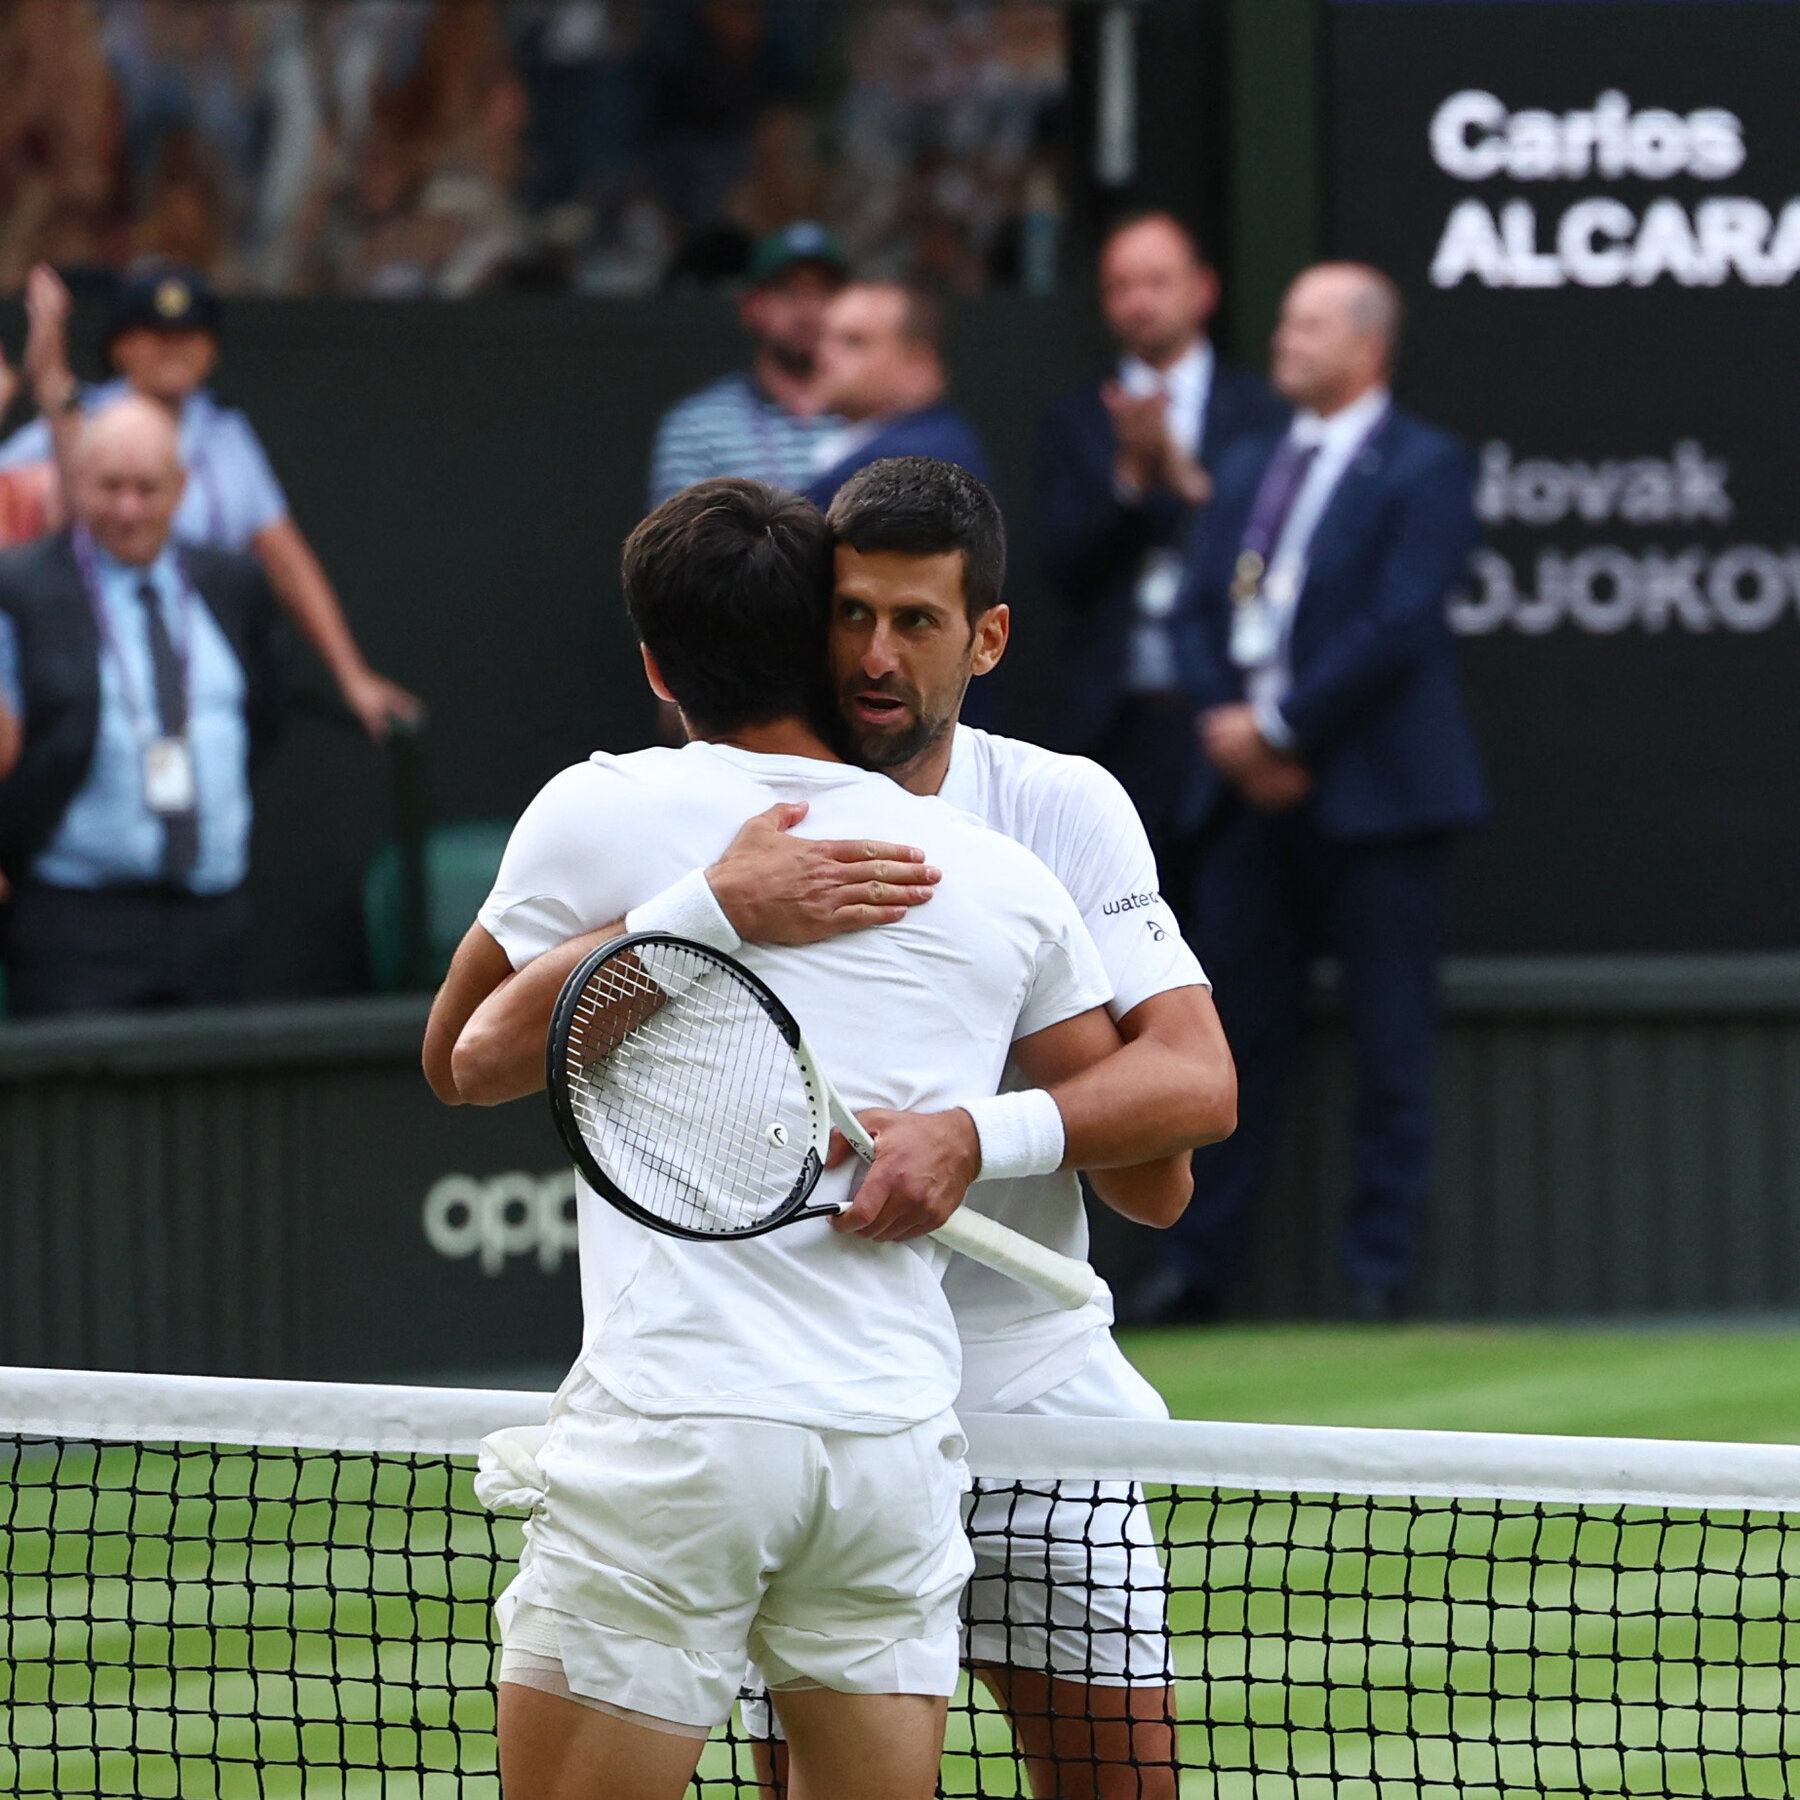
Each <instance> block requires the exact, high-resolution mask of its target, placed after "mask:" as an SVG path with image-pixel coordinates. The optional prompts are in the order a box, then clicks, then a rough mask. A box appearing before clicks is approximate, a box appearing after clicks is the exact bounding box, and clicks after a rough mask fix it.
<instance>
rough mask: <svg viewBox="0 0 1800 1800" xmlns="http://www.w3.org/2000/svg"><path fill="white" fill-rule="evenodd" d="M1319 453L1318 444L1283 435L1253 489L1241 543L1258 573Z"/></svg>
mask: <svg viewBox="0 0 1800 1800" xmlns="http://www.w3.org/2000/svg"><path fill="white" fill-rule="evenodd" d="M1318 454H1319V446H1318V445H1317V444H1299V443H1296V442H1295V441H1294V439H1292V438H1291V437H1288V438H1283V439H1282V440H1281V448H1280V449H1279V450H1277V451H1276V452H1275V455H1274V458H1273V459H1272V460H1271V462H1270V463H1269V466H1268V468H1267V469H1266V470H1265V471H1264V473H1263V478H1262V486H1261V487H1259V488H1258V489H1257V490H1256V504H1255V505H1254V506H1253V507H1251V509H1250V523H1249V524H1248V525H1246V526H1245V527H1244V543H1243V549H1244V554H1245V555H1246V556H1254V557H1255V558H1256V562H1257V573H1258V574H1259V575H1260V574H1261V572H1262V571H1263V570H1264V569H1265V568H1267V567H1268V564H1269V559H1270V557H1272V556H1273V555H1274V554H1275V546H1276V545H1277V544H1279V543H1280V542H1281V532H1282V527H1283V526H1285V525H1286V524H1287V521H1288V514H1289V513H1291V512H1292V511H1293V510H1294V502H1295V501H1296V500H1298V499H1299V498H1300V489H1301V488H1302V486H1304V485H1305V482H1306V476H1307V471H1308V470H1309V469H1311V468H1312V466H1313V460H1314V459H1315V458H1316V457H1317V456H1318Z"/></svg>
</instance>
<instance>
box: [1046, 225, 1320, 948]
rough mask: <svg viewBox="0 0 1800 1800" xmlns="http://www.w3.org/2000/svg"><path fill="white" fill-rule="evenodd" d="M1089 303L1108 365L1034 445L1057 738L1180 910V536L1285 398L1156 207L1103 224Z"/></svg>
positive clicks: (1191, 251)
mask: <svg viewBox="0 0 1800 1800" xmlns="http://www.w3.org/2000/svg"><path fill="white" fill-rule="evenodd" d="M1100 303H1101V306H1102V308H1103V309H1104V311H1105V313H1106V322H1107V324H1108V325H1109V326H1110V327H1111V329H1112V333H1113V336H1114V337H1115V338H1116V339H1117V340H1118V343H1119V348H1120V350H1121V352H1122V354H1121V356H1120V358H1119V362H1118V366H1117V367H1116V369H1115V370H1114V371H1113V373H1112V375H1111V376H1109V377H1108V378H1107V379H1106V380H1105V381H1102V382H1099V383H1097V384H1090V385H1089V386H1087V387H1083V388H1078V389H1077V390H1076V391H1075V392H1073V393H1071V394H1067V395H1065V396H1064V397H1063V398H1062V399H1061V400H1059V401H1058V402H1057V403H1056V404H1055V405H1054V406H1053V407H1052V408H1051V409H1050V411H1049V412H1048V413H1047V414H1046V416H1045V418H1044V423H1043V429H1042V435H1041V440H1040V463H1039V470H1040V472H1039V486H1038V503H1039V511H1040V515H1041V519H1042V524H1041V527H1040V529H1041V530H1042V532H1043V548H1044V570H1045V577H1046V580H1047V582H1048V584H1049V587H1050V590H1051V592H1052V593H1054V594H1055V595H1056V596H1057V598H1058V599H1060V600H1061V602H1062V604H1063V609H1064V614H1065V616H1066V618H1067V619H1068V621H1069V641H1068V647H1067V653H1066V662H1067V675H1066V677H1065V681H1064V694H1063V703H1062V705H1061V707H1060V708H1059V710H1058V713H1057V722H1058V723H1057V740H1058V745H1059V747H1060V748H1062V749H1065V750H1069V751H1073V752H1076V753H1077V754H1079V755H1083V756H1091V757H1093V758H1094V760H1095V761H1096V762H1099V763H1102V764H1104V765H1105V766H1106V767H1107V768H1109V769H1110V770H1111V771H1112V772H1113V773H1114V774H1115V775H1116V776H1118V778H1119V780H1120V781H1121V782H1122V783H1123V784H1124V786H1125V791H1126V792H1127V793H1128V794H1130V796H1131V798H1132V802H1133V804H1134V805H1135V806H1136V807H1137V809H1138V813H1139V816H1140V817H1141V818H1142V819H1143V821H1144V824H1145V826H1146V828H1147V829H1148V831H1149V833H1150V842H1151V845H1152V846H1153V847H1154V849H1155V851H1156V861H1157V867H1158V869H1159V870H1160V871H1161V875H1162V882H1163V887H1164V890H1165V892H1166V893H1167V894H1168V895H1169V896H1170V898H1171V900H1172V901H1173V903H1174V905H1175V906H1176V908H1177V909H1178V910H1179V909H1180V908H1182V907H1184V906H1185V905H1186V903H1187V899H1188V884H1187V876H1188V874H1189V873H1190V871H1191V860H1192V859H1191V855H1190V850H1191V844H1190V843H1189V842H1187V841H1184V837H1183V834H1182V833H1181V832H1180V831H1179V830H1178V829H1177V826H1176V818H1177V813H1178V810H1179V808H1180V807H1181V805H1182V802H1183V800H1184V799H1185V798H1186V795H1187V791H1188V788H1189V785H1190V783H1191V781H1192V778H1193V775H1194V771H1195V765H1196V763H1197V761H1198V759H1199V755H1200V749H1199V745H1198V744H1197V743H1196V742H1195V740H1194V733H1193V713H1192V709H1191V708H1190V707H1189V705H1188V703H1187V701H1186V699H1185V698H1184V697H1183V695H1182V693H1181V683H1180V679H1179V677H1178V675H1177V672H1176V668H1175V652H1174V644H1173V640H1172V637H1171V635H1170V625H1171V618H1170V615H1171V613H1172V611H1173V609H1174V605H1175V595H1176V592H1177V591H1178V589H1179V588H1180V585H1181V547H1182V544H1183V542H1184V540H1185V537H1186V534H1187V530H1188V528H1189V527H1190V525H1191V523H1192V521H1193V518H1194V516H1195V513H1196V511H1197V510H1198V509H1199V508H1200V507H1201V506H1203V505H1204V504H1205V502H1206V500H1207V498H1208V496H1209V495H1210V493H1211V482H1210V480H1209V478H1208V476H1207V473H1206V471H1207V470H1208V469H1209V468H1211V467H1212V466H1213V465H1214V464H1216V463H1217V461H1218V460H1219V458H1220V457H1221V456H1222V455H1223V454H1224V453H1225V452H1226V451H1227V450H1229V449H1230V447H1231V446H1232V445H1233V444H1235V443H1238V442H1239V441H1241V440H1242V439H1243V438H1245V437H1248V436H1252V435H1254V434H1257V433H1266V432H1270V431H1275V430H1279V429H1280V427H1281V426H1282V425H1283V424H1284V423H1285V422H1286V418H1287V409H1286V407H1285V406H1283V405H1282V403H1281V402H1280V401H1279V400H1277V399H1276V397H1275V396H1274V395H1273V394H1272V393H1271V392H1270V391H1269V388H1268V385H1267V383H1266V382H1264V381H1263V379H1262V378H1261V376H1258V375H1253V374H1251V373H1249V372H1248V371H1247V370H1243V369H1234V368H1232V367H1231V366H1230V365H1229V364H1227V363H1222V362H1220V360H1219V359H1218V357H1217V356H1216V355H1215V354H1214V352H1213V347H1212V345H1211V343H1210V342H1209V341H1208V339H1207V335H1206V327H1207V323H1208V321H1209V320H1210V319H1211V318H1212V315H1213V310H1214V308H1215V307H1217V305H1218V303H1219V279H1218V277H1217V275H1215V274H1214V273H1213V270H1212V268H1211V267H1210V265H1209V264H1208V263H1207V261H1206V259H1205V257H1204V256H1203V255H1202V254H1201V251H1200V247H1199V245H1198V244H1196V243H1195V241H1194V239H1193V237H1192V236H1191V235H1190V234H1189V232H1188V231H1187V230H1186V229H1185V228H1184V227H1183V226H1181V225H1180V224H1179V223H1177V221H1176V220H1174V219H1173V218H1171V217H1170V216H1169V215H1168V214H1167V213H1148V214H1145V215H1143V216H1141V217H1138V218H1134V219H1129V220H1127V221H1125V222H1124V223H1122V224H1120V225H1117V226H1115V227H1114V228H1113V230H1112V231H1111V232H1110V233H1109V234H1108V236H1107V238H1106V241H1105V242H1104V243H1103V244H1102V246H1101V249H1100ZM1203 948H1204V946H1203Z"/></svg>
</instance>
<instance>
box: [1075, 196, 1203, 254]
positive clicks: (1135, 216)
mask: <svg viewBox="0 0 1800 1800" xmlns="http://www.w3.org/2000/svg"><path fill="white" fill-rule="evenodd" d="M1140 225H1166V226H1168V228H1169V229H1170V230H1171V231H1173V232H1174V233H1175V235H1176V236H1177V237H1178V238H1180V239H1181V241H1182V242H1183V243H1184V244H1186V245H1187V247H1188V249H1189V250H1190V251H1192V252H1193V257H1194V261H1195V262H1197V263H1198V264H1199V265H1200V266H1201V268H1203V269H1209V268H1211V267H1212V258H1211V257H1210V256H1208V255H1207V254H1206V246H1205V245H1204V244H1203V243H1201V241H1200V237H1199V234H1198V233H1197V232H1196V231H1195V230H1194V229H1193V227H1192V226H1191V225H1185V224H1183V223H1182V221H1181V220H1180V219H1178V218H1176V216H1175V215H1174V214H1173V213H1172V212H1167V211H1165V210H1164V209H1163V208H1162V207H1160V206H1138V207H1133V208H1132V209H1131V211H1130V212H1123V213H1120V214H1119V216H1118V217H1117V218H1115V219H1111V220H1109V221H1108V222H1107V226H1106V231H1105V233H1104V234H1103V235H1102V237H1101V239H1100V254H1101V255H1102V256H1104V255H1105V254H1106V252H1107V251H1108V250H1109V249H1111V248H1112V243H1113V240H1114V239H1115V238H1117V237H1122V236H1123V235H1124V234H1125V233H1126V232H1128V231H1135V230H1137V228H1138V227H1139V226H1140Z"/></svg>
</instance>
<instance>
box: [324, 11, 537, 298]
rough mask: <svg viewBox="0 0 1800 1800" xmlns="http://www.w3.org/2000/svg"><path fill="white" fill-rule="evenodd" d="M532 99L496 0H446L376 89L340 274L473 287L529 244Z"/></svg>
mask: <svg viewBox="0 0 1800 1800" xmlns="http://www.w3.org/2000/svg"><path fill="white" fill-rule="evenodd" d="M529 122H530V106H529V102H528V100H527V98H526V93H525V88H524V84H523V83H522V82H521V81H520V80H519V77H518V74H517V72H516V71H515V69H514V67H513V61H512V54H511V51H510V50H509V48H508V46H507V42H506V35H505V31H504V29H503V27H502V24H501V19H500V15H499V11H498V9H497V8H496V7H495V6H494V5H493V4H492V0H449V3H446V0H439V4H438V5H437V6H435V7H434V8H433V10H432V13H431V16H430V23H429V24H428V26H427V27H426V31H425V36H424V39H423V41H422V43H421V44H420V47H419V55H418V60H417V62H416V63H415V64H414V66H413V67H412V68H411V69H410V70H409V71H408V72H407V74H406V75H405V77H404V78H403V79H402V80H400V81H399V82H397V83H396V84H394V85H392V86H388V87H385V88H382V89H380V90H379V91H378V92H377V93H376V95H375V98H374V102H373V110H372V127H371V133H370V138H369V140H368V142H367V143H366V144H365V147H364V156H365V159H366V160H365V164H364V168H363V172H362V179H361V182H360V185H359V191H358V200H359V207H360V218H359V227H360V229H359V231H358V234H357V235H356V237H355V239H354V240H353V242H352V243H351V245H350V246H349V249H348V255H347V258H346V260H345V263H344V265H343V270H342V276H343V285H344V286H346V287H348V288H349V289H350V290H351V291H353V292H357V293H365V294H374V295H379V296H384V297H388V298H404V297H407V296H410V295H415V294H427V293H435V294H441V295H445V296H447V297H452V298H454V297H456V296H459V295H463V294H471V293H474V292H476V291H477V290H478V289H479V288H481V287H483V286H484V285H486V284H487V283H488V282H489V281H490V280H491V279H492V278H493V277H494V276H496V275H497V274H498V273H499V272H500V271H501V270H502V269H503V268H504V267H505V266H506V265H507V264H508V263H509V262H510V261H511V260H512V259H513V258H515V257H517V256H518V254H519V253H520V252H521V250H522V249H523V247H524V243H525V227H524V215H523V211H522V209H521V207H520V205H519V202H518V198H517V189H518V186H519V183H520V181H521V179H522V176H523V173H524V167H525V161H524V155H525V152H524V146H525V133H526V128H527V126H528V124H529Z"/></svg>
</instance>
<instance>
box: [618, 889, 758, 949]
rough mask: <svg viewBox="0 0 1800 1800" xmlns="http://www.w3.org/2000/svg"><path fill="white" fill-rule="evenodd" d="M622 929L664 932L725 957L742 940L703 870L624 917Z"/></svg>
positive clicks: (633, 909)
mask: <svg viewBox="0 0 1800 1800" xmlns="http://www.w3.org/2000/svg"><path fill="white" fill-rule="evenodd" d="M625 929H626V930H627V931H666V932H667V933H668V934H669V935H670V936H671V937H684V938H689V939H691V940H692V941H693V942H694V943H696V944H705V945H706V946H707V948H708V949H710V950H723V951H725V952H726V953H727V954H729V953H730V952H731V951H733V950H735V949H737V948H738V946H739V945H740V944H742V943H743V941H744V940H743V939H742V938H740V937H739V936H738V934H737V933H736V932H735V931H734V930H733V929H732V926H731V921H730V920H729V919H728V918H726V916H725V909H724V907H722V906H721V905H720V904H719V898H718V896H717V895H716V894H715V893H714V892H713V891H712V883H711V882H709V881H708V880H707V879H706V871H705V870H704V869H696V870H694V872H693V873H692V874H691V875H684V876H682V878H681V879H680V880H679V881H678V882H676V883H675V885H674V886H673V887H666V888H664V889H663V891H662V892H661V893H660V894H657V895H656V896H654V897H653V898H652V899H649V900H646V901H645V902H644V904H643V905H642V906H634V907H633V908H632V909H631V911H630V912H628V913H627V914H626V915H625Z"/></svg>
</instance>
